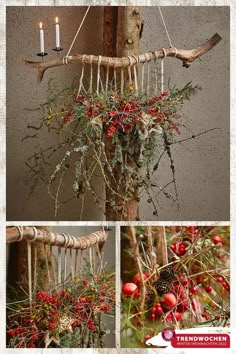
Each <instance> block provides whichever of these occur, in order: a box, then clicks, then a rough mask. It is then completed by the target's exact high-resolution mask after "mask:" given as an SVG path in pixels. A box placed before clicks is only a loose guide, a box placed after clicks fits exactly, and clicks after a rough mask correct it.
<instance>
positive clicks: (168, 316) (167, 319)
mask: <svg viewBox="0 0 236 354" xmlns="http://www.w3.org/2000/svg"><path fill="white" fill-rule="evenodd" d="M172 320H173V315H172V313H169V314H168V315H167V316H166V321H169V322H170V321H172Z"/></svg>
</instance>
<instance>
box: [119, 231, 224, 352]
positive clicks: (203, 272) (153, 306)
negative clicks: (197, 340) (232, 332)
mask: <svg viewBox="0 0 236 354" xmlns="http://www.w3.org/2000/svg"><path fill="white" fill-rule="evenodd" d="M121 286H122V288H121V320H120V321H121V348H148V347H149V348H150V347H154V348H155V347H156V348H163V347H165V348H167V347H168V348H171V347H172V345H174V344H173V341H172V340H173V339H174V335H177V334H185V333H190V334H191V335H192V336H193V335H195V334H202V335H203V334H204V335H205V334H206V333H208V334H211V333H214V334H217V333H218V334H222V335H223V334H227V333H229V327H230V228H229V226H214V225H213V226H128V227H122V228H121ZM226 338H227V337H226ZM216 340H217V339H216ZM227 340H228V341H229V338H227ZM176 345H178V343H177V344H176ZM193 345H194V343H189V344H188V346H187V348H189V349H190V348H191V347H193ZM195 345H196V344H195ZM227 345H228V346H226V348H229V343H228V344H227ZM207 346H210V344H209V343H208V344H207V343H205V346H203V348H206V347H207ZM172 348H173V347H172ZM175 348H178V347H175ZM180 348H181V347H180ZM182 348H184V347H182ZM199 348H200V347H199Z"/></svg>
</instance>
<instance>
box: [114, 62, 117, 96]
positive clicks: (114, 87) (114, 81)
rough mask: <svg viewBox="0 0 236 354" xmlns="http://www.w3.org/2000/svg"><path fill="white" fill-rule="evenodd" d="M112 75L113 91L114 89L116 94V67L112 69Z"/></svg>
mask: <svg viewBox="0 0 236 354" xmlns="http://www.w3.org/2000/svg"><path fill="white" fill-rule="evenodd" d="M113 74H114V89H115V92H117V82H116V67H114V69H113Z"/></svg>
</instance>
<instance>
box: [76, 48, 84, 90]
mask: <svg viewBox="0 0 236 354" xmlns="http://www.w3.org/2000/svg"><path fill="white" fill-rule="evenodd" d="M84 57H85V55H84V54H83V56H82V71H81V75H80V81H79V90H78V93H77V97H78V96H79V94H80V91H81V88H82V85H83V77H84Z"/></svg>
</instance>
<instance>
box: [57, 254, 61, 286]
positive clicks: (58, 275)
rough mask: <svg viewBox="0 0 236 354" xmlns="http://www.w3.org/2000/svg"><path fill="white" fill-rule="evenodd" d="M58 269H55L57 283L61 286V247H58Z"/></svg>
mask: <svg viewBox="0 0 236 354" xmlns="http://www.w3.org/2000/svg"><path fill="white" fill-rule="evenodd" d="M57 252H58V254H57V256H58V257H57V258H58V269H57V282H58V284H61V247H58V251H57Z"/></svg>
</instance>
